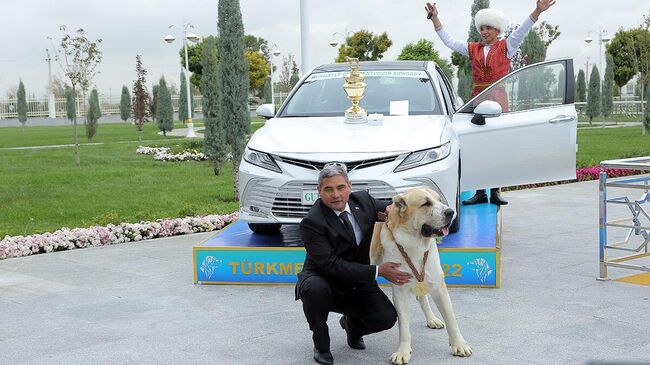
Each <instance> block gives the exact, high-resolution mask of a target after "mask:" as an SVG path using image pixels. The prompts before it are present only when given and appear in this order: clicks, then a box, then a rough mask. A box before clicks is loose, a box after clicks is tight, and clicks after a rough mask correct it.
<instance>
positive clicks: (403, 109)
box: [390, 100, 409, 115]
mask: <svg viewBox="0 0 650 365" xmlns="http://www.w3.org/2000/svg"><path fill="white" fill-rule="evenodd" d="M390 115H409V101H408V100H395V101H391V102H390Z"/></svg>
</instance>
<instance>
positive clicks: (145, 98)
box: [131, 55, 149, 141]
mask: <svg viewBox="0 0 650 365" xmlns="http://www.w3.org/2000/svg"><path fill="white" fill-rule="evenodd" d="M135 73H136V75H137V76H136V79H135V81H133V93H132V94H133V103H132V104H131V106H132V108H133V124H135V129H136V130H137V131H138V140H139V141H142V130H143V129H144V123H145V122H146V121H147V113H148V111H149V93H148V92H147V78H146V76H147V70H146V69H145V68H144V66H142V56H141V55H137V56H135Z"/></svg>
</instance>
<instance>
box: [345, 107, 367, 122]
mask: <svg viewBox="0 0 650 365" xmlns="http://www.w3.org/2000/svg"><path fill="white" fill-rule="evenodd" d="M345 122H346V123H348V124H362V123H366V122H368V113H366V112H365V111H362V112H351V111H349V110H346V111H345Z"/></svg>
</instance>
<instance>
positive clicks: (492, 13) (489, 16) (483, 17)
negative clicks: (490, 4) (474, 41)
mask: <svg viewBox="0 0 650 365" xmlns="http://www.w3.org/2000/svg"><path fill="white" fill-rule="evenodd" d="M474 25H475V26H476V30H477V31H478V32H479V33H480V32H481V25H489V26H491V27H493V28H496V29H498V30H499V32H500V33H502V32H503V31H504V30H506V26H507V25H508V20H507V19H506V16H505V14H503V12H502V11H500V10H497V9H491V8H486V9H481V10H479V11H477V12H476V15H475V16H474Z"/></svg>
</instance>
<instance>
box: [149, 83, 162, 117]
mask: <svg viewBox="0 0 650 365" xmlns="http://www.w3.org/2000/svg"><path fill="white" fill-rule="evenodd" d="M158 90H160V85H159V84H154V85H153V86H152V87H151V96H150V97H149V116H150V117H151V120H156V108H157V107H158Z"/></svg>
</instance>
